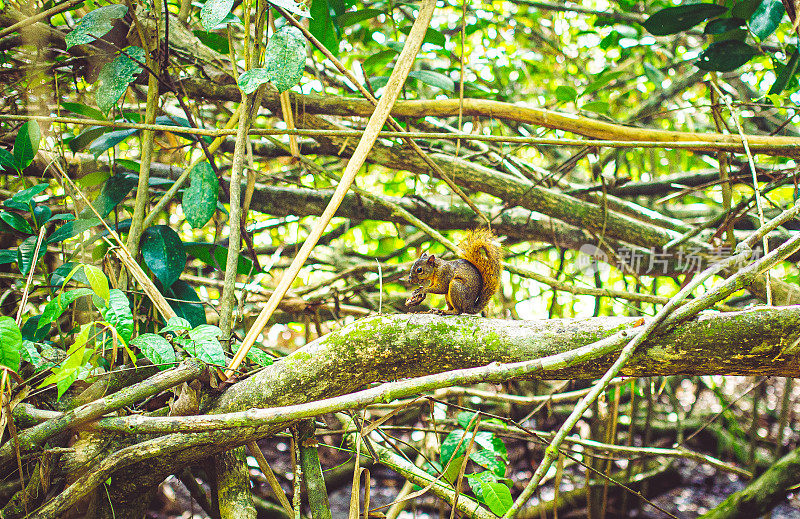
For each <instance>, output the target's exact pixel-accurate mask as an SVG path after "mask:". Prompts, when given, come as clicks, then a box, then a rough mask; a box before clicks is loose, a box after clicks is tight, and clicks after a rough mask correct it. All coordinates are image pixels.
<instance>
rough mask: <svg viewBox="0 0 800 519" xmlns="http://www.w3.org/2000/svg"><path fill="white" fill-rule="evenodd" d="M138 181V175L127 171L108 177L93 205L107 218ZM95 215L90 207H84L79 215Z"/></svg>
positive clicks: (81, 216) (92, 216)
mask: <svg viewBox="0 0 800 519" xmlns="http://www.w3.org/2000/svg"><path fill="white" fill-rule="evenodd" d="M138 181H139V179H138V176H137V175H131V174H125V173H118V174H116V175H114V176H112V177H108V180H106V183H105V184H104V185H103V189H102V190H101V191H100V194H99V195H97V198H95V199H94V201H92V206H93V207H94V208H95V210H96V211H97V212H98V213H100V216H102V217H103V218H105V217H106V216H108V215H109V214H110V213H111V211H112V210H113V209H114V208H115V207H116V206H117V205H118V204H119V203H120V202H122V201H123V200H125V197H126V196H128V193H130V192H131V190H133V188H135V187H136V185H137V184H138ZM94 217H95V216H94V211H92V210H91V209H90V208H88V207H87V208H85V209H83V210H82V211H81V213H80V215H79V218H80V219H84V218H94Z"/></svg>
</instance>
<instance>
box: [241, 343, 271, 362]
mask: <svg viewBox="0 0 800 519" xmlns="http://www.w3.org/2000/svg"><path fill="white" fill-rule="evenodd" d="M246 357H247V358H248V359H249V360H250V361H251V362H252V363H254V364H257V365H258V366H262V367H264V366H271V365H272V364H274V363H275V360H274V359H273V358H272V357H270V356H269V354H268V353H267V352H266V351H264V350H262V349H261V348H259V347H258V346H253V347H252V348H250V349H249V350H247V355H246Z"/></svg>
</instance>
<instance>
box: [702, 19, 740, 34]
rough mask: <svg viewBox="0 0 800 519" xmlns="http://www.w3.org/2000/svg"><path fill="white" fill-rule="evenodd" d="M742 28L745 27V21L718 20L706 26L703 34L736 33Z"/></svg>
mask: <svg viewBox="0 0 800 519" xmlns="http://www.w3.org/2000/svg"><path fill="white" fill-rule="evenodd" d="M742 27H744V20H742V19H741V18H717V19H716V20H711V21H710V22H708V23H707V24H706V27H705V29H703V34H714V35H719V34H725V33H726V32H730V31H735V30H738V29H741V28H742Z"/></svg>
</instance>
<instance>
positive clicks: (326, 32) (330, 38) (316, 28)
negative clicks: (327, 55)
mask: <svg viewBox="0 0 800 519" xmlns="http://www.w3.org/2000/svg"><path fill="white" fill-rule="evenodd" d="M308 30H309V32H311V34H313V35H314V37H315V38H316V39H318V40H319V41H321V42H322V44H323V45H325V47H326V48H327V49H328V50H329V51H331V52H332V53H333V55H334V56H336V55H337V54H338V53H339V41H340V38H341V37H340V34H339V31H338V30H337V27H336V26H335V25H334V24H333V19H332V18H331V8H330V6H329V5H328V0H311V20H310V21H309V25H308Z"/></svg>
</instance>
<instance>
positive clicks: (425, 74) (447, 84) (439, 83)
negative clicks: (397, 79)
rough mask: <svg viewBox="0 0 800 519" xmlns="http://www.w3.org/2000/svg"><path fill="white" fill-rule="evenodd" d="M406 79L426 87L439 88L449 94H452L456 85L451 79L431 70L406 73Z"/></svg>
mask: <svg viewBox="0 0 800 519" xmlns="http://www.w3.org/2000/svg"><path fill="white" fill-rule="evenodd" d="M408 77H413V78H416V79H418V80H420V81H422V82H423V83H425V84H426V85H430V86H432V87H436V88H441V89H442V90H447V91H449V92H452V91H453V90H455V88H456V84H455V83H454V82H453V80H452V79H450V78H449V77H447V76H445V75H444V74H440V73H438V72H433V71H432V70H413V71H411V72H409V73H408Z"/></svg>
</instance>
